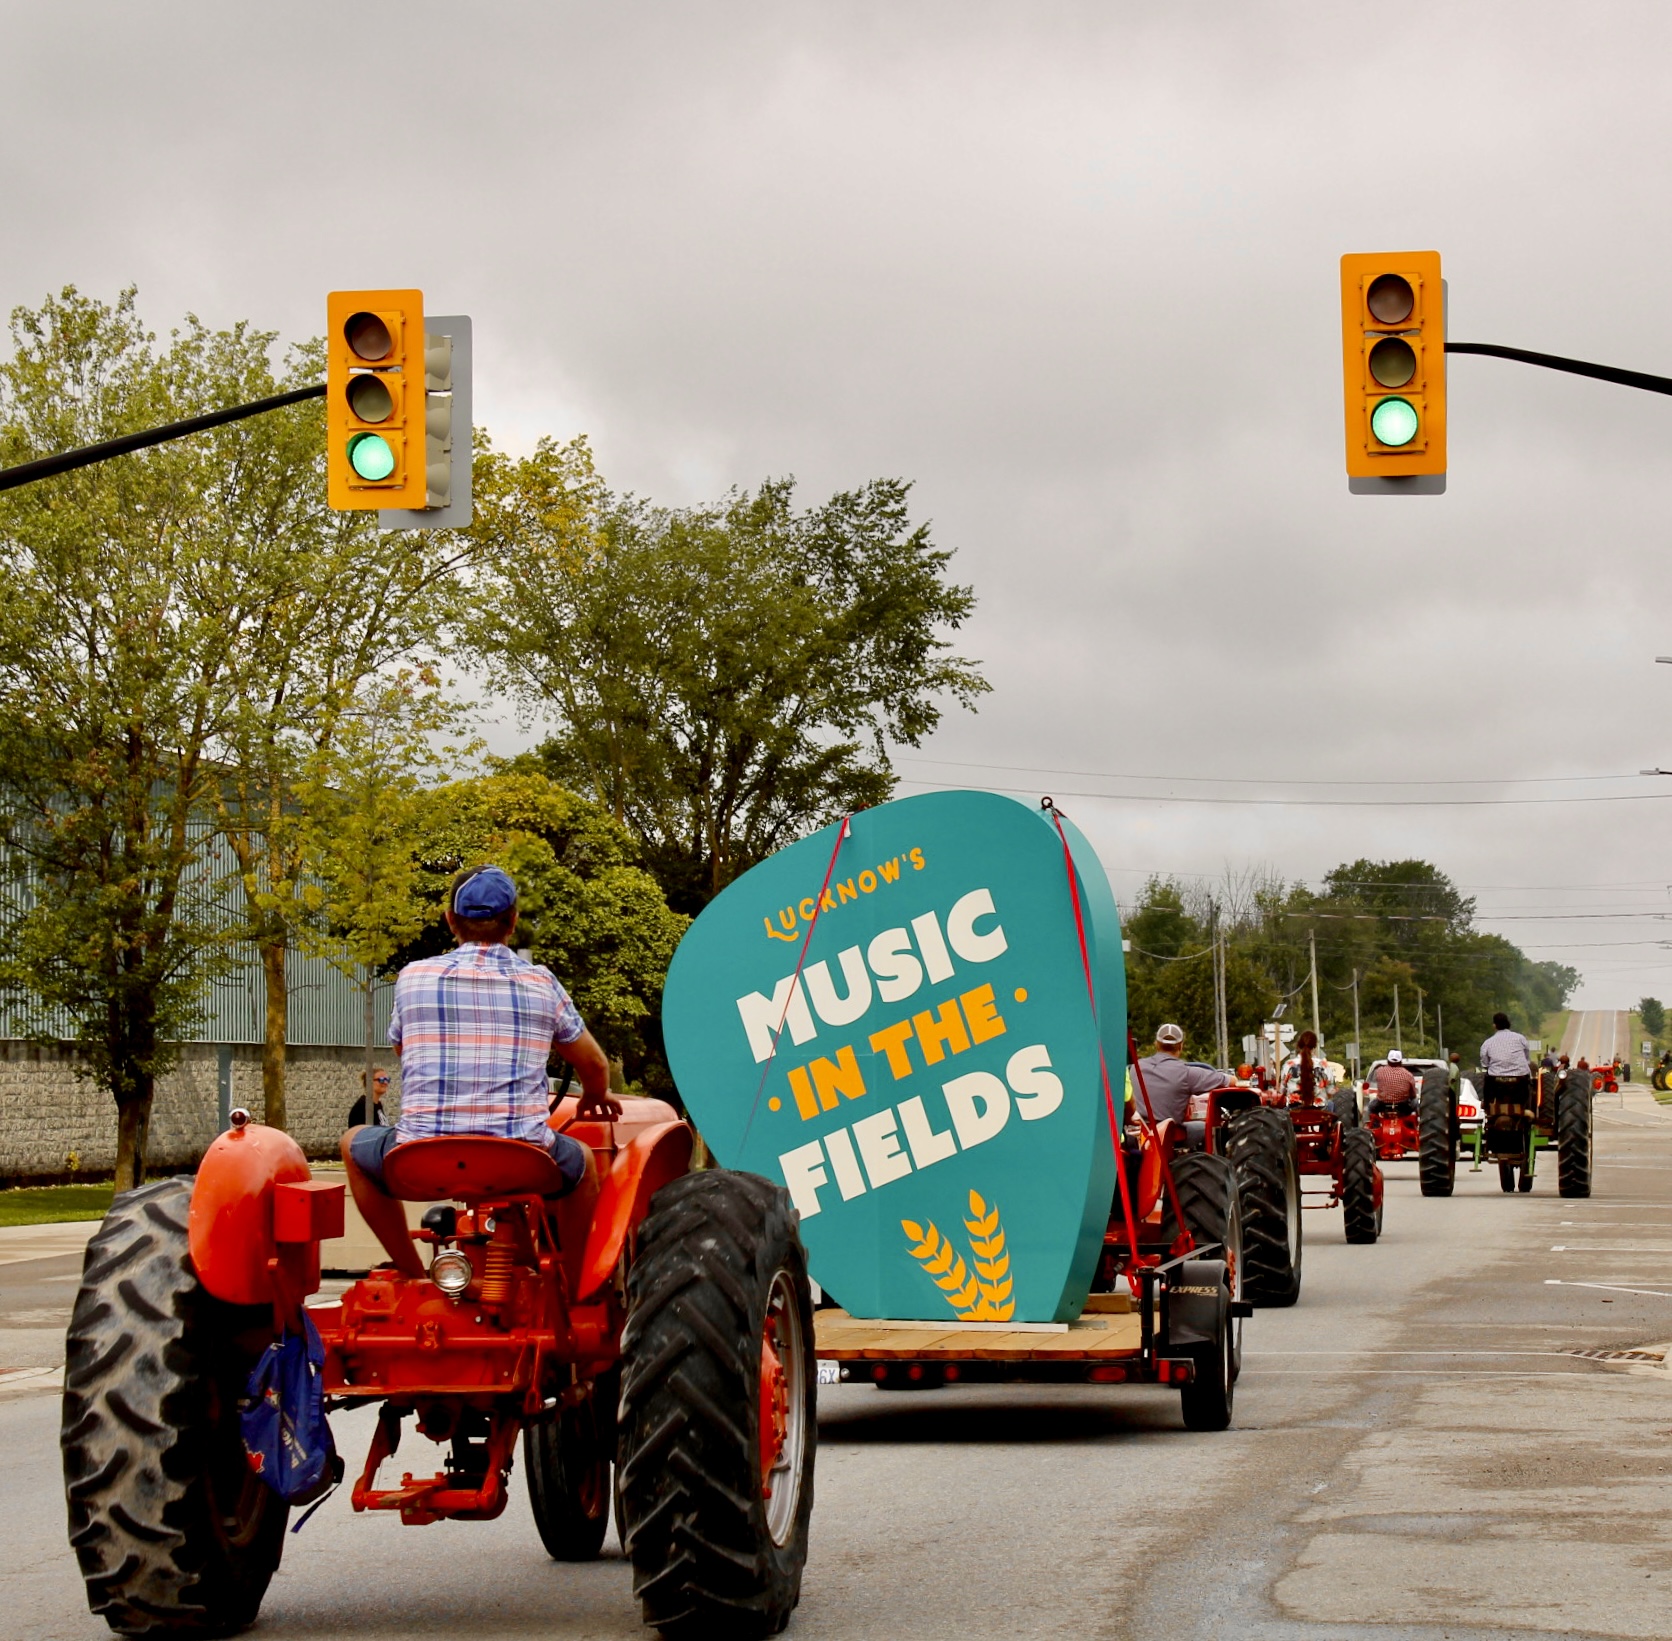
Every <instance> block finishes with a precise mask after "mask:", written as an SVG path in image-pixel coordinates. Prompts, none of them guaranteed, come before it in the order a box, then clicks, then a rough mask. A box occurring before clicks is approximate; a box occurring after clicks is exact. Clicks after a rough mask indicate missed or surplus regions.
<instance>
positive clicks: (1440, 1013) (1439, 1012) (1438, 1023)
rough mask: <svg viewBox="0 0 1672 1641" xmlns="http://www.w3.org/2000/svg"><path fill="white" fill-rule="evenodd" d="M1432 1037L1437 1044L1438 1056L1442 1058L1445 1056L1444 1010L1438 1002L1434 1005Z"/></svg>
mask: <svg viewBox="0 0 1672 1641" xmlns="http://www.w3.org/2000/svg"><path fill="white" fill-rule="evenodd" d="M1434 1037H1435V1040H1436V1042H1437V1043H1438V1044H1439V1049H1438V1053H1439V1056H1440V1058H1441V1059H1442V1060H1443V1059H1445V1057H1446V1011H1445V1010H1444V1008H1442V1007H1441V1006H1440V1004H1438V1003H1436V1004H1435V1005H1434Z"/></svg>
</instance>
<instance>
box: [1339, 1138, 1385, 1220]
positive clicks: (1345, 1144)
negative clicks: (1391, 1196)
mask: <svg viewBox="0 0 1672 1641" xmlns="http://www.w3.org/2000/svg"><path fill="white" fill-rule="evenodd" d="M1341 1215H1342V1218H1343V1220H1345V1222H1346V1227H1347V1240H1348V1241H1349V1242H1374V1241H1375V1240H1376V1238H1377V1237H1379V1236H1380V1235H1381V1234H1382V1210H1381V1206H1380V1204H1378V1203H1377V1201H1376V1142H1375V1141H1374V1140H1373V1139H1371V1137H1370V1134H1369V1131H1368V1130H1366V1129H1363V1128H1349V1129H1348V1130H1347V1131H1346V1132H1345V1133H1344V1134H1342V1136H1341Z"/></svg>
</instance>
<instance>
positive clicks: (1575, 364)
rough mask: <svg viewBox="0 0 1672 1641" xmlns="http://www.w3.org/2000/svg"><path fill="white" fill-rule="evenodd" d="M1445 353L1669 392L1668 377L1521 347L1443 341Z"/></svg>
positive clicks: (1670, 381)
mask: <svg viewBox="0 0 1672 1641" xmlns="http://www.w3.org/2000/svg"><path fill="white" fill-rule="evenodd" d="M1446 352H1447V353H1485V354H1489V355H1490V356H1491V357H1492V358H1494V359H1514V360H1516V361H1517V362H1518V363H1520V364H1523V365H1541V366H1543V368H1544V369H1545V370H1565V371H1566V372H1567V373H1568V374H1569V375H1570V376H1594V377H1595V378H1596V379H1597V381H1599V382H1618V383H1619V384H1620V386H1621V387H1640V388H1642V389H1643V390H1644V392H1646V393H1672V376H1650V375H1647V374H1646V373H1645V372H1643V371H1641V370H1621V369H1619V368H1618V366H1615V365H1592V364H1587V363H1586V362H1585V360H1583V359H1563V358H1562V357H1561V356H1560V355H1558V354H1554V353H1529V352H1528V351H1527V350H1526V349H1525V348H1501V347H1499V346H1498V345H1497V344H1496V343H1495V342H1447V343H1446Z"/></svg>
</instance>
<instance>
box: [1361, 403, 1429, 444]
mask: <svg viewBox="0 0 1672 1641" xmlns="http://www.w3.org/2000/svg"><path fill="white" fill-rule="evenodd" d="M1417 427H1418V421H1417V411H1416V406H1415V405H1413V404H1412V403H1411V401H1410V400H1409V399H1383V400H1382V402H1381V403H1380V404H1379V405H1377V406H1376V408H1375V409H1374V410H1373V411H1371V412H1370V431H1371V432H1372V433H1374V434H1375V435H1376V437H1377V438H1378V439H1379V440H1381V442H1382V443H1383V444H1385V445H1389V446H1391V447H1393V448H1394V449H1397V448H1398V447H1399V446H1401V445H1407V444H1409V443H1410V442H1411V440H1412V439H1414V438H1415V437H1416V436H1417Z"/></svg>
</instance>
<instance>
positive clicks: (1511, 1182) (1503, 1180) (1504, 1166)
mask: <svg viewBox="0 0 1672 1641" xmlns="http://www.w3.org/2000/svg"><path fill="white" fill-rule="evenodd" d="M1498 1189H1499V1190H1500V1191H1513V1190H1514V1189H1515V1164H1514V1163H1513V1162H1500V1163H1499V1164H1498Z"/></svg>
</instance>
